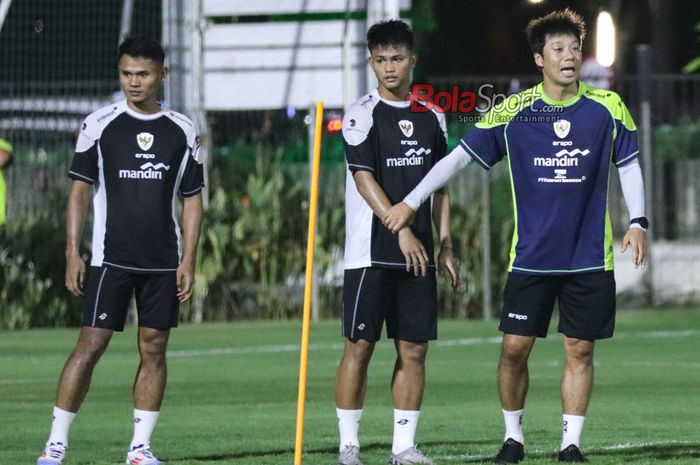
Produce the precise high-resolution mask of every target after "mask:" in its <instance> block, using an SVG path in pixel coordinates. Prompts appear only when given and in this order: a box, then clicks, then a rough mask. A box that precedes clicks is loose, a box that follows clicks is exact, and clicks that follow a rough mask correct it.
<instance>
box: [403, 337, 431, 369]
mask: <svg viewBox="0 0 700 465" xmlns="http://www.w3.org/2000/svg"><path fill="white" fill-rule="evenodd" d="M396 345H397V352H398V356H399V359H400V360H401V362H402V363H411V364H414V365H416V364H417V365H423V364H425V357H426V355H427V354H428V343H427V342H409V341H398V342H397V344H396Z"/></svg>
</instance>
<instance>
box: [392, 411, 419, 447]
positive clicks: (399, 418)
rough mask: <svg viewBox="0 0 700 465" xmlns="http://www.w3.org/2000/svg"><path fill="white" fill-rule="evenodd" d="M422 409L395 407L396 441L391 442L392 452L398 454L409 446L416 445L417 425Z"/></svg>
mask: <svg viewBox="0 0 700 465" xmlns="http://www.w3.org/2000/svg"><path fill="white" fill-rule="evenodd" d="M419 416H420V410H398V409H394V442H393V443H392V444H391V453H392V454H398V453H399V452H403V451H405V450H406V449H408V448H409V447H413V446H415V445H416V443H415V442H414V439H415V437H416V427H417V426H418V417H419Z"/></svg>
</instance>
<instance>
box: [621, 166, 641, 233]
mask: <svg viewBox="0 0 700 465" xmlns="http://www.w3.org/2000/svg"><path fill="white" fill-rule="evenodd" d="M618 174H619V175H620V186H621V187H622V195H623V196H624V197H625V203H626V204H627V211H628V212H629V215H630V220H631V219H632V218H639V217H641V216H645V214H644V209H645V205H644V179H643V178H642V168H641V167H640V166H639V161H637V160H633V161H631V162H629V163H628V164H626V165H625V166H623V167H622V168H620V169H619V170H618Z"/></svg>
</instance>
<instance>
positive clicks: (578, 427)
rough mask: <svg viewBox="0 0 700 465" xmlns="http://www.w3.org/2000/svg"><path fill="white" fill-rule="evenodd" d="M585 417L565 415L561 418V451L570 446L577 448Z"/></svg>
mask: <svg viewBox="0 0 700 465" xmlns="http://www.w3.org/2000/svg"><path fill="white" fill-rule="evenodd" d="M585 419H586V417H582V416H580V415H567V414H564V416H563V425H562V426H563V432H564V434H563V436H562V438H561V449H560V450H564V449H566V448H567V447H569V446H570V445H571V444H573V445H575V446H576V447H579V441H580V440H581V431H583V421H584V420H585Z"/></svg>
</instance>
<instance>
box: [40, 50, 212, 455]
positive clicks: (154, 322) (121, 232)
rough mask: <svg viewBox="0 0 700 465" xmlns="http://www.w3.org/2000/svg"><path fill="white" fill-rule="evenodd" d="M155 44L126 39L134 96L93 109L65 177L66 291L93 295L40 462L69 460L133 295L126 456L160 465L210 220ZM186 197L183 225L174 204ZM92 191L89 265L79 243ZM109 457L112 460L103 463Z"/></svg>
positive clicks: (126, 67) (129, 89)
mask: <svg viewBox="0 0 700 465" xmlns="http://www.w3.org/2000/svg"><path fill="white" fill-rule="evenodd" d="M164 60H165V52H164V51H163V48H162V47H161V46H160V45H159V44H158V43H157V42H155V41H153V40H151V39H147V38H129V39H126V40H125V41H124V42H123V43H122V44H121V45H120V47H119V55H118V66H119V84H120V86H121V89H122V91H123V92H124V94H125V95H126V98H125V99H124V100H122V101H119V102H116V103H114V104H111V105H109V106H106V107H104V108H102V109H100V110H97V111H96V112H94V113H92V114H91V115H89V116H88V117H87V118H86V119H85V122H84V123H83V125H82V127H81V131H80V135H79V136H78V141H77V144H76V149H75V156H74V158H73V163H72V165H71V168H70V171H69V173H68V175H69V177H70V178H71V179H72V180H73V181H72V184H71V188H70V194H69V198H68V208H67V214H66V233H67V244H66V287H67V288H68V290H69V291H70V292H71V293H72V294H74V295H76V296H81V295H83V294H85V306H84V310H83V321H82V328H81V330H80V336H79V338H78V342H77V345H76V347H75V349H74V351H73V353H72V354H71V355H70V357H69V358H68V360H67V361H66V364H65V366H64V368H63V372H62V373H61V378H60V380H59V383H58V392H57V394H56V405H55V407H54V411H53V423H52V425H51V433H50V435H49V439H48V442H47V443H46V448H45V449H44V452H43V453H42V454H41V456H40V457H39V459H38V460H37V465H56V464H61V463H62V462H63V459H64V457H65V455H66V449H67V447H68V430H69V428H70V425H71V423H72V421H73V418H74V417H75V415H76V413H77V411H78V409H79V408H80V405H81V404H82V402H83V400H84V399H85V395H86V394H87V392H88V389H89V387H90V380H91V378H92V372H93V369H94V367H95V365H96V364H97V362H98V360H99V359H100V357H101V356H102V354H103V353H104V351H105V350H106V349H107V346H108V344H109V341H110V339H111V338H112V334H113V332H114V331H122V330H123V329H124V323H125V320H126V315H127V308H128V305H129V301H130V300H131V298H132V296H134V294H135V296H136V305H137V309H138V324H139V330H138V348H139V354H140V356H141V363H140V365H139V368H138V371H137V373H136V380H135V382H134V388H133V397H134V435H133V438H132V441H131V445H130V446H129V449H128V451H127V455H126V463H127V464H133V465H158V464H160V463H161V462H160V461H158V460H157V459H156V458H155V456H154V455H153V454H152V453H151V451H150V447H149V443H150V437H151V432H152V431H153V428H154V427H155V424H156V421H157V419H158V414H159V411H160V406H161V402H162V400H163V394H164V392H165V384H166V373H167V369H166V361H165V351H166V346H167V343H168V336H169V333H170V328H172V327H175V326H177V322H178V307H179V303H180V302H184V301H186V300H187V299H189V298H190V296H191V295H192V289H193V285H194V266H195V252H196V249H197V242H198V240H199V230H200V224H201V217H202V195H201V190H202V187H203V171H202V161H201V160H200V159H199V157H200V151H199V148H200V144H199V137H198V135H197V130H196V128H195V126H194V124H193V123H192V121H190V120H189V118H187V117H186V116H184V115H181V114H179V113H176V112H174V111H170V110H165V109H163V108H161V106H160V104H159V103H158V101H157V98H158V91H159V89H160V86H161V85H162V83H163V81H164V80H165V76H166V74H167V69H166V68H165V67H164ZM178 197H180V198H182V202H183V208H182V229H183V230H182V232H181V231H180V226H179V224H178V221H177V211H176V208H175V207H176V202H177V200H178ZM91 198H92V204H93V212H94V221H93V231H92V260H91V263H90V270H89V272H88V273H87V275H88V278H87V284H85V277H86V266H85V263H84V262H83V260H82V259H81V257H80V241H81V237H82V231H83V226H84V224H85V217H86V214H87V211H88V207H89V204H90V199H91ZM104 461H106V462H112V461H113V459H111V458H107V457H105V458H104Z"/></svg>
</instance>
